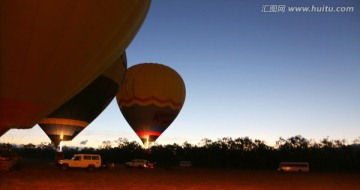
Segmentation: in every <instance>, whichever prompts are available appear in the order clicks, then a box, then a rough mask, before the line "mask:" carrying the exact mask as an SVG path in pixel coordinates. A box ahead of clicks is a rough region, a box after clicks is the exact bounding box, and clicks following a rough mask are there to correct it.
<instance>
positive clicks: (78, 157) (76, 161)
mask: <svg viewBox="0 0 360 190" xmlns="http://www.w3.org/2000/svg"><path fill="white" fill-rule="evenodd" d="M57 165H58V166H59V167H60V169H61V170H67V169H68V168H69V167H70V168H86V169H87V170H88V171H94V170H95V168H100V167H101V156H100V155H98V154H75V155H74V157H73V158H72V159H71V160H59V161H58V163H57Z"/></svg>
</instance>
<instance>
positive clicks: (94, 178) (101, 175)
mask: <svg viewBox="0 0 360 190" xmlns="http://www.w3.org/2000/svg"><path fill="white" fill-rule="evenodd" d="M3 189H4V190H5V189H6V190H12V189H14V190H16V189H21V190H23V189H34V190H35V189H61V190H67V189H86V190H91V189H97V190H101V189H146V190H152V189H156V190H159V189H161V190H162V189H194V190H199V189H245V190H247V189H266V190H272V189H274V190H275V189H276V190H281V189H293V190H296V189H316V190H319V189H324V190H333V189H334V190H335V189H339V190H344V189H347V190H351V189H354V190H355V189H360V173H332V172H330V173H325V172H309V173H281V172H276V171H242V170H217V169H195V168H184V169H181V168H172V169H161V168H154V169H138V168H134V169H133V168H124V167H120V166H117V167H115V168H114V169H100V170H96V171H95V172H87V171H86V170H83V169H69V170H68V171H61V170H59V169H58V168H56V167H55V166H54V164H53V163H43V162H41V163H31V164H29V163H28V164H24V165H23V166H22V168H21V169H20V170H12V171H0V190H3Z"/></svg>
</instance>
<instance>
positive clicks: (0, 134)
mask: <svg viewBox="0 0 360 190" xmlns="http://www.w3.org/2000/svg"><path fill="white" fill-rule="evenodd" d="M8 130H9V129H6V128H5V129H0V137H1V136H3V134H5V133H6V132H7V131H8Z"/></svg>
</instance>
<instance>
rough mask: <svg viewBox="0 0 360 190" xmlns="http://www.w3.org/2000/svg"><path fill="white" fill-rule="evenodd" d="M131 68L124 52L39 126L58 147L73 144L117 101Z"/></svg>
mask: <svg viewBox="0 0 360 190" xmlns="http://www.w3.org/2000/svg"><path fill="white" fill-rule="evenodd" d="M126 68H127V59H126V54H125V53H124V54H123V55H122V56H121V57H120V58H119V59H118V60H117V61H116V62H115V63H114V64H113V65H112V66H111V67H110V68H109V69H108V70H107V71H105V73H103V74H102V75H101V76H99V77H98V78H97V79H95V80H94V81H93V82H92V83H91V84H90V85H89V86H87V87H86V88H85V89H84V90H82V91H81V92H80V93H79V94H77V95H76V96H74V97H73V98H71V99H70V100H69V101H67V102H66V103H64V104H63V105H62V106H61V107H60V108H58V109H56V110H55V111H54V112H53V113H51V114H50V115H49V116H47V117H46V118H44V119H42V120H41V121H40V122H39V123H38V124H39V126H40V127H41V128H42V130H43V131H44V132H45V133H46V135H47V136H48V137H49V138H50V139H51V141H52V143H53V144H54V146H55V147H57V146H58V145H59V143H60V142H61V141H71V140H72V139H73V138H74V137H75V136H76V135H77V134H79V133H80V132H81V131H82V130H83V129H84V128H85V127H87V126H88V125H89V124H90V123H91V122H92V121H93V120H94V119H95V118H96V117H97V116H98V115H99V114H100V113H101V112H102V111H103V110H104V109H105V108H106V107H107V106H108V105H109V103H110V102H111V100H113V99H114V97H115V95H116V93H117V92H118V90H119V88H120V84H121V82H122V80H123V78H124V76H125V71H126Z"/></svg>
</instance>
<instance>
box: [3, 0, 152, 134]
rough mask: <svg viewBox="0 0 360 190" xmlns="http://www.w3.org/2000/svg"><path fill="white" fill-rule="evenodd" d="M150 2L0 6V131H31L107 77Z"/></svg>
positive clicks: (67, 0)
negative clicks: (28, 129) (65, 103)
mask: <svg viewBox="0 0 360 190" xmlns="http://www.w3.org/2000/svg"><path fill="white" fill-rule="evenodd" d="M149 6H150V0H131V1H126V0H122V1H97V0H96V1H95V0H93V1H92V0H86V1H85V0H61V1H49V0H37V1H22V0H9V1H0V18H1V19H0V25H1V32H0V47H1V48H0V90H1V93H0V130H5V129H9V128H31V127H33V126H34V125H35V124H36V123H37V122H39V121H40V120H41V119H42V118H44V117H46V116H47V115H48V114H50V113H51V112H52V111H54V110H55V109H56V108H58V107H59V106H60V105H62V104H63V103H64V102H66V101H67V100H69V99H70V98H71V97H73V96H74V95H75V94H77V93H78V92H80V91H81V90H82V89H83V88H84V87H86V86H87V85H88V84H90V82H91V81H93V80H95V79H96V78H97V77H98V76H100V74H101V73H103V72H104V71H105V70H106V69H107V68H108V67H109V66H110V65H111V63H113V62H114V61H115V60H116V58H118V57H119V56H120V55H121V53H122V52H124V50H125V48H126V47H127V46H128V45H129V43H130V42H131V40H132V39H133V38H134V36H135V35H136V33H137V31H138V30H139V28H140V26H141V25H142V23H143V21H144V19H145V17H146V14H147V12H148V9H149Z"/></svg>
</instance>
